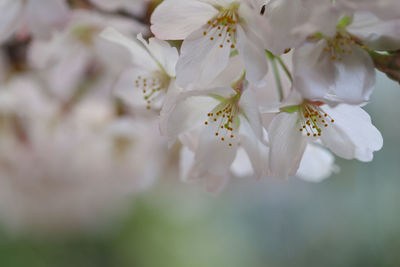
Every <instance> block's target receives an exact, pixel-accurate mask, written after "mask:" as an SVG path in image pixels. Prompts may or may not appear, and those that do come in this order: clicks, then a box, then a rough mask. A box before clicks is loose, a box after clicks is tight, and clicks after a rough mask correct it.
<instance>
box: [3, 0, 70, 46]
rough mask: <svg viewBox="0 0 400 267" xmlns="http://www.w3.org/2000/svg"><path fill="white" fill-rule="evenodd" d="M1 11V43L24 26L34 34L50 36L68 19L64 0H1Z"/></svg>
mask: <svg viewBox="0 0 400 267" xmlns="http://www.w3.org/2000/svg"><path fill="white" fill-rule="evenodd" d="M0 13H1V14H2V15H1V18H0V43H2V42H4V41H6V40H7V39H8V38H9V37H11V36H12V35H13V34H14V33H15V32H16V31H17V30H19V29H21V28H23V27H26V28H27V30H28V32H29V33H32V34H33V35H34V36H37V37H49V36H50V33H51V31H52V30H53V29H55V28H59V27H62V26H64V24H65V23H66V22H67V20H68V7H67V4H66V3H65V1H64V0H0Z"/></svg>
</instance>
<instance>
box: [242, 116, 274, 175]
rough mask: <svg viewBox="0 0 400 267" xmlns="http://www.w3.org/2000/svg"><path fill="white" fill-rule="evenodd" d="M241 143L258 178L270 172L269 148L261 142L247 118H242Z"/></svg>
mask: <svg viewBox="0 0 400 267" xmlns="http://www.w3.org/2000/svg"><path fill="white" fill-rule="evenodd" d="M239 134H240V144H241V146H242V147H243V148H244V149H245V150H246V153H247V155H248V156H249V158H250V162H251V165H252V167H253V170H254V175H255V177H256V178H261V176H263V175H267V174H268V153H269V150H268V148H267V147H266V146H265V145H264V144H262V143H261V141H260V139H259V137H258V136H256V134H255V133H254V130H253V128H252V127H251V126H250V124H249V123H248V121H247V119H246V118H244V117H241V119H240V129H239Z"/></svg>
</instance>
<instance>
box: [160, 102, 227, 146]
mask: <svg viewBox="0 0 400 267" xmlns="http://www.w3.org/2000/svg"><path fill="white" fill-rule="evenodd" d="M218 103H219V102H218V101H217V100H215V99H213V98H212V97H209V96H190V97H187V98H184V99H182V100H181V101H179V102H178V103H177V104H176V106H175V108H174V109H173V110H172V112H171V113H170V116H169V117H165V118H164V119H165V120H167V121H166V122H163V123H162V125H167V129H166V131H164V134H166V135H167V136H168V137H170V138H172V139H174V138H176V136H177V135H178V134H180V133H183V132H185V131H188V130H190V129H193V128H195V127H197V126H199V125H202V124H204V122H205V121H207V120H208V117H207V114H208V113H209V112H211V111H212V109H213V108H214V107H216V106H217V105H218ZM204 127H207V126H205V125H204ZM207 128H210V127H207Z"/></svg>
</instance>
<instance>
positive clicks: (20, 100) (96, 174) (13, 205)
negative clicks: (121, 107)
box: [0, 77, 167, 233]
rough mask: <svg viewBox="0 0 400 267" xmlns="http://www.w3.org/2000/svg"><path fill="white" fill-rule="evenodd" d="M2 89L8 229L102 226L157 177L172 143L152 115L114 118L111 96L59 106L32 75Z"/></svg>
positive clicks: (0, 198)
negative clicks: (64, 110)
mask: <svg viewBox="0 0 400 267" xmlns="http://www.w3.org/2000/svg"><path fill="white" fill-rule="evenodd" d="M0 89H1V90H0V94H1V96H0V117H1V118H2V124H1V127H0V167H1V172H0V218H1V221H2V224H3V225H5V226H6V229H10V230H26V228H28V229H30V228H33V229H35V230H45V231H54V232H55V233H59V230H60V229H62V230H68V231H69V230H82V229H84V230H91V229H93V228H97V227H98V226H103V225H104V224H105V223H107V222H109V221H110V219H111V218H114V216H115V215H118V214H119V212H120V211H121V208H123V207H124V205H125V204H130V200H131V197H133V196H134V195H135V194H136V193H137V192H139V191H143V190H145V189H147V188H148V187H149V186H151V185H152V184H153V183H154V181H155V179H156V178H158V177H159V175H160V173H161V170H162V167H163V164H164V160H165V159H166V152H167V147H166V143H165V142H164V140H163V139H162V138H160V136H159V134H158V125H157V123H156V121H155V120H149V119H146V120H140V119H137V118H136V119H135V120H131V119H126V118H119V117H116V116H115V114H114V110H113V106H112V105H111V101H109V100H107V101H99V100H98V99H93V98H91V99H85V100H84V101H82V102H80V103H79V104H77V105H76V106H74V109H73V110H71V111H70V112H69V113H68V114H65V113H62V112H61V111H62V106H60V105H57V103H55V102H54V101H52V100H54V99H51V98H49V97H47V96H46V94H44V92H43V91H44V90H41V89H42V88H41V87H39V86H38V85H37V83H36V82H35V80H33V79H31V78H29V77H23V78H20V77H16V78H13V79H12V80H11V81H10V82H9V83H8V84H7V85H2V86H1V88H0ZM21 107H23V108H21Z"/></svg>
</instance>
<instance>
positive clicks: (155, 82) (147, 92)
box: [101, 28, 179, 110]
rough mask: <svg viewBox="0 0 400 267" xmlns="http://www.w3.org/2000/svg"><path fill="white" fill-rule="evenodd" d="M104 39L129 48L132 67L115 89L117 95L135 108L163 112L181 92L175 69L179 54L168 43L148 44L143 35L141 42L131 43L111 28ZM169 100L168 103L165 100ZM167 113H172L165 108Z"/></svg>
mask: <svg viewBox="0 0 400 267" xmlns="http://www.w3.org/2000/svg"><path fill="white" fill-rule="evenodd" d="M101 36H102V37H103V38H105V39H107V40H109V41H112V42H114V43H117V44H119V45H122V46H123V47H125V48H127V49H128V50H129V52H130V55H131V57H132V65H133V67H132V68H131V69H129V70H127V71H125V72H124V73H123V74H122V76H121V79H120V81H119V83H118V84H117V86H116V90H117V94H118V96H120V97H121V98H123V99H124V100H125V101H127V102H128V103H131V104H132V105H133V106H146V107H147V109H150V108H151V106H152V105H153V106H155V107H156V108H160V107H161V106H163V104H164V100H165V102H167V106H168V103H169V102H171V101H172V100H171V99H169V98H174V97H175V95H176V94H177V92H178V89H177V88H176V86H175V65H176V62H177V61H178V56H179V55H178V51H177V49H176V48H175V47H171V46H170V45H169V44H168V43H167V42H165V41H161V40H158V39H156V38H150V39H149V42H148V43H147V42H146V41H145V40H144V39H143V37H142V35H141V34H139V35H138V36H137V39H138V40H139V42H140V43H139V42H137V41H134V40H131V39H129V38H127V37H125V36H124V35H122V34H120V33H119V32H117V31H115V30H113V29H111V28H109V29H106V30H105V31H103V33H102V34H101ZM166 95H167V96H168V97H169V98H167V99H165V96H166ZM165 109H167V110H168V109H169V108H168V107H165Z"/></svg>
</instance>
